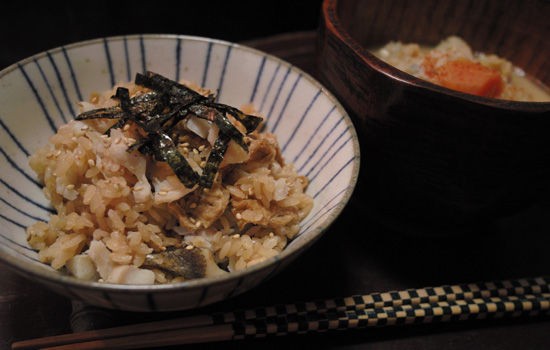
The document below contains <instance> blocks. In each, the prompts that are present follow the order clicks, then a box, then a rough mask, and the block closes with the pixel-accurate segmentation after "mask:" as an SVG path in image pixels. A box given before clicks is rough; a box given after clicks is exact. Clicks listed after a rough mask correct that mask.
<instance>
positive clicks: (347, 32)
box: [317, 0, 550, 235]
mask: <svg viewBox="0 0 550 350" xmlns="http://www.w3.org/2000/svg"><path fill="white" fill-rule="evenodd" d="M413 3H414V5H413ZM520 4H523V5H521V6H520ZM548 15H550V4H548V2H544V1H538V0H532V1H527V2H525V3H523V2H521V3H520V2H511V1H505V2H496V1H469V2H453V1H422V2H412V1H402V0H401V1H399V0H393V1H361V0H356V1H355V0H353V1H338V0H326V1H324V3H323V10H322V21H321V25H320V38H319V49H318V58H317V59H318V63H319V64H318V69H319V72H320V77H321V80H322V82H324V83H325V84H326V85H327V87H328V88H329V89H330V90H332V91H333V92H334V93H335V94H336V96H337V97H338V98H339V99H340V100H341V102H342V103H343V104H344V106H345V107H346V108H348V111H349V112H350V113H351V115H352V117H353V118H354V122H355V124H356V127H357V129H358V131H359V133H360V140H361V146H362V155H363V159H362V160H363V164H362V166H363V169H362V171H363V173H362V176H361V178H360V188H363V193H364V201H365V204H366V205H369V206H370V207H371V209H374V210H377V211H378V217H379V218H380V220H382V221H384V222H386V223H387V224H388V225H392V226H393V227H394V228H396V229H399V230H402V231H409V232H416V233H419V234H431V235H438V234H442V233H449V232H460V231H465V230H470V229H471V228H472V227H475V226H477V225H480V224H490V223H491V222H492V221H493V220H494V219H496V218H498V217H503V216H506V215H510V214H512V213H515V212H518V211H519V210H521V209H524V208H526V207H528V206H530V205H532V204H533V203H537V202H539V201H544V200H547V198H548V193H549V189H550V138H549V137H548V130H550V103H518V102H510V101H502V100H495V99H487V98H480V97H477V96H471V95H466V94H462V93H459V92H455V91H451V90H448V89H444V88H440V87H438V86H436V85H434V84H431V83H428V82H425V81H422V80H420V79H417V78H414V77H412V76H410V75H408V74H406V73H403V72H401V71H399V70H397V69H395V68H393V67H391V66H390V65H388V64H386V63H384V62H382V61H380V60H378V59H376V58H375V57H374V56H373V55H371V54H370V53H369V52H368V48H371V47H375V46H377V45H380V44H382V43H384V42H386V41H389V40H392V39H393V40H396V39H400V40H404V41H409V40H410V41H413V42H422V43H427V44H430V43H435V42H437V41H438V40H440V39H442V38H444V37H446V36H447V35H450V34H458V35H462V36H463V37H465V39H466V40H470V41H472V43H473V46H474V49H478V50H479V49H482V48H487V50H494V52H496V53H497V54H502V55H503V56H504V57H508V56H507V55H509V56H510V59H512V60H513V61H514V62H515V63H517V64H523V65H524V67H525V69H526V70H527V71H528V72H530V73H532V74H535V75H538V77H539V78H540V79H541V80H543V81H545V82H548V81H547V80H548V79H549V76H548V67H549V64H550V63H549V59H548V57H550V46H549V42H548V40H545V39H544V38H545V37H548V35H550V27H549V25H548V22H547V21H546V20H545V18H547V17H548ZM500 21H503V22H500ZM472 27H474V28H475V30H473V29H472ZM497 39H498V40H497ZM514 42H517V45H516V46H515V50H514V49H513V47H514V46H513V45H512V48H511V47H510V45H511V43H514Z"/></svg>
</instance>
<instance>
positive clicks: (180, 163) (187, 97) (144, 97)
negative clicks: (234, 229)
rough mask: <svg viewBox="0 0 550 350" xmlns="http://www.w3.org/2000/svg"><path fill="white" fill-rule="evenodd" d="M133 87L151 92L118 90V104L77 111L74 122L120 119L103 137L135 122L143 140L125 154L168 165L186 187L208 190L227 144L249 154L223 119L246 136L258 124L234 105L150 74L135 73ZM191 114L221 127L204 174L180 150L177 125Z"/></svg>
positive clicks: (233, 130) (239, 136) (240, 138)
mask: <svg viewBox="0 0 550 350" xmlns="http://www.w3.org/2000/svg"><path fill="white" fill-rule="evenodd" d="M135 84H136V85H141V86H144V87H146V88H149V89H151V90H152V91H151V92H148V93H144V94H141V95H138V96H136V97H133V98H130V93H129V91H128V89H126V88H122V87H119V88H117V90H116V93H115V95H114V96H113V98H115V99H118V100H119V101H120V105H118V106H115V107H109V108H99V109H95V110H92V111H88V112H84V113H81V114H79V115H78V116H77V117H76V120H87V119H98V118H106V119H118V120H117V122H116V123H115V124H113V126H111V127H110V128H109V129H108V130H107V131H106V133H107V134H108V133H110V131H111V130H112V129H115V128H121V127H123V126H124V125H126V124H127V123H129V122H133V123H135V124H136V125H137V126H139V127H140V128H141V129H142V130H143V131H144V133H145V134H146V136H144V137H143V138H141V139H139V140H137V141H136V143H134V144H133V145H131V146H130V147H128V151H129V152H131V151H135V150H136V149H137V150H139V151H140V152H141V153H143V154H146V155H150V156H153V157H154V158H155V159H156V160H158V161H163V162H166V163H168V165H170V167H171V168H172V170H173V171H174V173H175V174H176V175H177V176H178V178H179V180H180V181H181V182H182V183H183V184H184V185H185V186H186V187H188V188H191V187H193V186H195V185H196V184H197V183H198V184H199V185H200V186H202V187H205V188H210V187H212V184H213V182H214V178H215V176H216V173H217V172H218V169H219V166H220V164H221V162H222V160H223V157H224V155H225V152H226V151H227V147H228V145H229V142H230V141H231V140H234V141H235V142H236V143H237V144H238V145H239V146H240V147H242V148H243V149H244V150H245V151H248V145H247V144H246V142H245V139H244V135H243V134H242V133H241V132H240V131H239V130H238V129H237V127H235V125H233V123H232V122H231V120H230V119H229V118H228V117H227V115H228V114H229V115H231V116H232V117H233V118H235V119H236V120H237V121H238V122H240V123H241V124H242V125H243V126H244V127H245V128H246V132H247V133H250V132H252V131H254V130H255V129H256V128H257V127H258V125H259V124H260V122H261V120H262V119H261V118H259V117H256V116H253V115H248V114H245V113H243V112H242V111H240V110H239V109H237V108H235V107H231V106H228V105H225V104H222V103H216V102H215V95H213V94H211V95H209V96H203V95H201V94H199V93H198V92H196V91H194V90H192V89H190V88H188V87H187V86H185V85H182V84H179V83H177V82H175V81H173V80H170V79H168V78H166V77H163V76H161V75H159V74H156V73H153V72H146V73H145V74H139V73H138V74H136V78H135ZM190 115H194V116H196V117H199V118H202V119H206V120H208V121H210V122H212V123H214V124H215V125H216V126H217V127H218V128H219V135H218V139H217V140H216V142H215V143H214V146H212V149H211V151H210V154H209V156H208V159H207V161H206V165H205V166H204V168H203V171H202V175H199V174H197V172H195V171H194V170H193V168H192V167H191V166H190V165H189V163H188V162H187V160H186V159H185V157H184V156H183V155H182V154H181V153H180V152H179V151H178V144H177V140H178V136H179V135H178V134H177V130H176V129H177V128H175V126H176V125H177V124H178V123H179V122H180V121H182V120H184V119H185V118H187V117H188V116H190ZM174 140H176V141H174Z"/></svg>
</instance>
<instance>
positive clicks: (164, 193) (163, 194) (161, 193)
mask: <svg viewBox="0 0 550 350" xmlns="http://www.w3.org/2000/svg"><path fill="white" fill-rule="evenodd" d="M167 193H168V192H166V191H164V190H161V191H159V196H165V195H166V194H167Z"/></svg>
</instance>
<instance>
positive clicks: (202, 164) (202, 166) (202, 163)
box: [200, 160, 206, 168]
mask: <svg viewBox="0 0 550 350" xmlns="http://www.w3.org/2000/svg"><path fill="white" fill-rule="evenodd" d="M200 166H201V168H204V167H205V166H206V162H205V161H204V160H203V161H202V162H201V164H200Z"/></svg>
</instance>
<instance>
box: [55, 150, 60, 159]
mask: <svg viewBox="0 0 550 350" xmlns="http://www.w3.org/2000/svg"><path fill="white" fill-rule="evenodd" d="M60 154H61V150H60V149H58V150H57V151H55V156H56V157H58V156H59V155H60Z"/></svg>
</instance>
